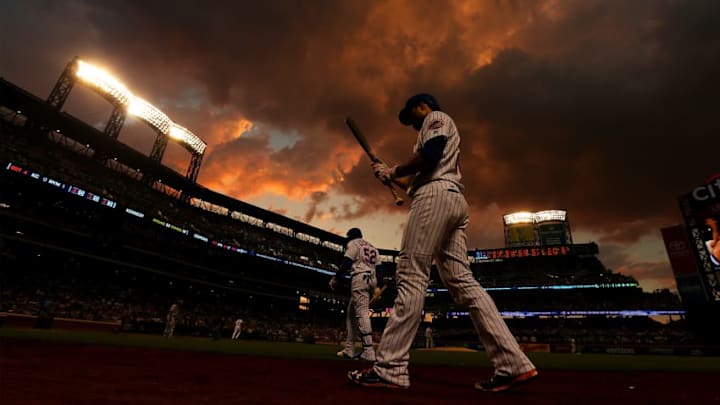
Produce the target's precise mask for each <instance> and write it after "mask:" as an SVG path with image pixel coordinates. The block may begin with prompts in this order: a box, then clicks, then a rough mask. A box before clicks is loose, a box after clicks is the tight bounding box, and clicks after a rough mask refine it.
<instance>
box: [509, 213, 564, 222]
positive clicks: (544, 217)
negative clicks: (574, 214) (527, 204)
mask: <svg viewBox="0 0 720 405" xmlns="http://www.w3.org/2000/svg"><path fill="white" fill-rule="evenodd" d="M566 220H567V211H565V210H545V211H538V212H527V211H521V212H514V213H512V214H506V215H503V221H504V222H505V225H513V224H534V223H539V222H546V221H566Z"/></svg>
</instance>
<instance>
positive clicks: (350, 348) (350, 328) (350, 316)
mask: <svg viewBox="0 0 720 405" xmlns="http://www.w3.org/2000/svg"><path fill="white" fill-rule="evenodd" d="M345 329H346V332H345V347H344V348H343V349H342V350H340V351H339V352H337V355H338V357H342V358H353V357H355V336H356V335H355V331H356V330H357V319H356V318H355V302H354V300H353V297H352V295H350V300H349V302H348V306H347V309H346V310H345Z"/></svg>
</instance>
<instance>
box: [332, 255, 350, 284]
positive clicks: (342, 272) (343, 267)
mask: <svg viewBox="0 0 720 405" xmlns="http://www.w3.org/2000/svg"><path fill="white" fill-rule="evenodd" d="M352 265H353V260H352V259H351V258H349V257H347V256H345V257H343V260H342V262H341V263H340V269H338V271H337V272H335V275H334V276H332V278H331V279H330V289H331V290H335V286H336V285H337V279H338V277H345V276H347V275H348V274H350V269H351V268H352Z"/></svg>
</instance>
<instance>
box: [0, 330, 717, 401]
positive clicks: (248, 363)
mask: <svg viewBox="0 0 720 405" xmlns="http://www.w3.org/2000/svg"><path fill="white" fill-rule="evenodd" d="M240 344H242V343H240ZM0 348H1V350H0V372H1V375H0V403H2V404H5V405H10V404H314V405H320V404H343V405H350V404H362V405H367V404H412V405H420V404H434V405H437V404H477V403H485V404H524V403H527V404H580V403H582V404H618V403H628V404H649V403H652V404H681V403H720V391H718V390H717V389H716V388H717V386H716V385H714V384H715V383H716V382H717V381H718V378H719V377H720V373H718V372H717V371H710V372H688V371H683V372H667V371H665V372H659V371H576V370H563V369H542V368H541V369H540V370H541V374H540V378H538V380H537V381H536V382H534V383H532V384H530V385H528V386H525V387H522V388H518V389H517V390H515V391H511V392H507V393H503V394H489V393H483V392H479V391H475V390H474V389H473V388H472V387H473V383H474V382H475V381H476V380H478V379H482V378H484V377H486V376H487V373H489V372H490V368H489V367H470V366H443V365H416V366H412V367H411V370H410V372H411V375H412V384H413V385H412V387H411V388H410V389H409V390H386V389H367V388H360V387H358V386H354V385H351V384H350V383H348V382H347V380H346V378H345V374H346V373H347V371H348V370H351V369H354V368H360V367H362V366H364V365H365V364H367V363H361V362H359V361H339V360H335V359H328V360H316V359H297V358H295V359H288V358H281V357H259V356H252V355H236V354H224V353H207V352H198V351H180V350H170V349H158V348H152V349H151V348H143V347H128V346H120V345H111V344H88V343H73V342H57V341H43V340H33V339H30V340H28V339H19V338H15V337H12V338H8V337H2V338H0ZM298 349H299V350H302V345H298Z"/></svg>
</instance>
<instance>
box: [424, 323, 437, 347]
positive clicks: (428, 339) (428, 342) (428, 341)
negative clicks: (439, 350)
mask: <svg viewBox="0 0 720 405" xmlns="http://www.w3.org/2000/svg"><path fill="white" fill-rule="evenodd" d="M433 347H435V342H434V341H433V328H432V326H431V325H428V326H427V328H425V348H426V349H432V348H433Z"/></svg>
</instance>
